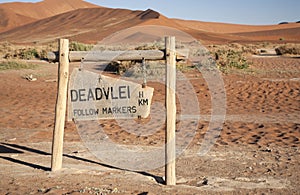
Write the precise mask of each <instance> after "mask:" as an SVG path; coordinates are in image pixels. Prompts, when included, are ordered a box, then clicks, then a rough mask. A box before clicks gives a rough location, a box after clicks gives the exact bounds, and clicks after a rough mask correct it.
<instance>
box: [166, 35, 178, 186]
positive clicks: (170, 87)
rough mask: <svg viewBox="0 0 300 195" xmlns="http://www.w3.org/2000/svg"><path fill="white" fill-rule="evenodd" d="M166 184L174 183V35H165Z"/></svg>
mask: <svg viewBox="0 0 300 195" xmlns="http://www.w3.org/2000/svg"><path fill="white" fill-rule="evenodd" d="M165 43H166V63H167V64H166V110H167V124H166V125H167V127H166V128H167V129H166V144H165V145H166V149H165V152H166V154H165V155H166V166H165V171H166V175H165V176H166V185H176V172H175V171H176V166H175V164H176V135H175V128H176V51H175V37H166V39H165Z"/></svg>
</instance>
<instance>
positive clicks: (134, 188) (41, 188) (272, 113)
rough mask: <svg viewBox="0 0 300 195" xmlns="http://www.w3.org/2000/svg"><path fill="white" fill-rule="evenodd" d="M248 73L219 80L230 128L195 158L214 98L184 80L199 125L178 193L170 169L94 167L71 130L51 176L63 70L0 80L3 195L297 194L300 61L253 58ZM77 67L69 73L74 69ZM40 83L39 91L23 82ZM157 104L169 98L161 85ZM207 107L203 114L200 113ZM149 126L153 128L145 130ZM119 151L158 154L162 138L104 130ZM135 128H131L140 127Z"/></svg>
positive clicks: (108, 125)
mask: <svg viewBox="0 0 300 195" xmlns="http://www.w3.org/2000/svg"><path fill="white" fill-rule="evenodd" d="M250 60H251V61H253V64H252V66H251V70H252V71H251V72H244V71H242V72H236V73H230V74H222V78H223V80H224V83H225V90H226V96H227V101H226V104H227V107H226V112H227V113H226V119H225V122H224V124H223V127H222V130H221V133H220V135H219V136H218V137H217V138H218V139H217V142H216V144H215V145H214V146H213V147H212V148H211V150H210V151H209V152H208V153H207V154H206V155H204V156H199V155H198V154H197V153H198V151H199V148H200V147H201V144H202V142H203V140H204V136H205V133H206V131H207V129H208V125H209V119H207V117H205V116H210V114H211V94H210V91H209V90H208V86H207V83H206V82H205V80H204V79H203V77H202V75H201V73H199V72H197V71H186V72H185V73H184V74H185V75H186V77H187V78H189V79H190V82H191V83H192V85H193V87H194V90H195V92H196V94H197V98H198V100H199V102H200V109H201V115H203V117H201V118H200V120H199V123H198V125H197V129H196V134H195V135H194V137H193V139H192V141H191V143H190V144H189V146H188V149H187V150H186V151H185V152H184V153H183V154H182V155H181V156H180V157H179V158H178V159H177V167H176V170H177V186H165V185H164V184H163V177H164V167H159V168H157V169H154V170H150V171H147V172H134V171H126V170H122V169H118V168H116V167H113V166H111V165H110V164H106V163H105V162H102V161H101V160H99V159H97V158H95V157H94V156H93V155H92V153H91V152H90V151H89V150H88V149H87V148H86V147H85V145H84V143H83V141H82V140H81V138H80V136H79V133H78V131H77V128H76V126H75V125H74V123H73V122H67V123H66V128H65V139H64V140H65V142H64V157H63V169H62V170H61V171H59V172H51V171H50V166H51V165H50V164H51V142H52V131H53V125H54V109H55V101H56V86H57V82H56V79H57V64H49V63H47V62H44V63H41V62H39V63H40V66H39V68H37V69H34V70H7V71H1V72H0V75H1V81H0V85H1V87H0V88H1V93H0V96H1V103H0V109H1V113H2V117H1V123H0V131H1V133H0V140H1V144H0V166H1V168H0V173H1V182H0V186H1V188H0V193H1V194H101V193H102V194H111V193H113V194H237V193H241V194H247V193H248V194H298V193H299V190H300V188H299V183H300V178H299V176H300V173H299V161H300V155H299V146H300V142H299V137H300V118H299V114H300V83H299V82H300V80H299V79H300V60H299V59H298V58H287V57H253V58H251V59H250ZM77 66H78V64H76V63H72V64H71V68H74V67H77ZM27 74H33V75H34V76H35V77H37V79H38V80H37V81H35V82H29V81H27V80H25V79H24V78H22V77H23V76H25V75H27ZM149 85H150V86H152V87H154V88H155V90H156V92H155V96H154V97H155V100H154V101H160V100H163V98H164V93H163V91H164V89H163V88H162V87H161V86H160V85H158V84H155V83H149ZM202 102H205V103H204V104H201V103H202ZM144 123H147V121H144ZM101 125H102V127H104V129H105V132H107V135H108V136H109V138H110V139H111V140H113V142H115V143H118V144H123V145H141V147H142V146H151V147H156V146H160V145H161V144H163V143H164V130H163V128H162V129H161V130H159V131H157V132H155V133H154V134H153V135H149V136H137V135H135V134H131V133H128V132H126V131H125V130H123V129H122V128H120V127H119V126H118V123H116V122H114V121H102V122H101ZM133 128H134V127H133Z"/></svg>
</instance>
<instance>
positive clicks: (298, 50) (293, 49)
mask: <svg viewBox="0 0 300 195" xmlns="http://www.w3.org/2000/svg"><path fill="white" fill-rule="evenodd" d="M275 51H276V54H277V55H300V44H287V45H282V46H279V47H277V48H276V49H275Z"/></svg>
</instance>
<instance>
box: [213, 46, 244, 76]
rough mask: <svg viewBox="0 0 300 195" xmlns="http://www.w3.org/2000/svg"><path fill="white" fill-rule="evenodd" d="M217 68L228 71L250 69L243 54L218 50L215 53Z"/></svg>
mask: <svg viewBox="0 0 300 195" xmlns="http://www.w3.org/2000/svg"><path fill="white" fill-rule="evenodd" d="M215 57H216V61H217V66H218V68H219V69H220V70H222V71H226V70H227V69H228V68H236V69H246V68H248V67H249V63H248V62H247V59H246V58H245V57H244V56H243V54H242V52H240V51H235V50H232V49H229V50H218V51H217V52H216V53H215Z"/></svg>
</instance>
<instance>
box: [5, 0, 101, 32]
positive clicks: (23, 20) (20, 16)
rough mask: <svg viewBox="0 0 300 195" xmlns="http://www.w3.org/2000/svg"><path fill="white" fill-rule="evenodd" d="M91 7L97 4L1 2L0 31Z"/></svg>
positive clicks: (78, 0) (75, 0)
mask: <svg viewBox="0 0 300 195" xmlns="http://www.w3.org/2000/svg"><path fill="white" fill-rule="evenodd" d="M91 7H99V6H96V5H93V4H91V3H87V2H85V1H82V0H64V1H60V0H44V1H41V2H37V3H21V2H16V3H3V4H0V16H1V23H0V32H3V31H6V30H9V29H12V28H14V27H17V26H20V25H24V24H28V23H30V22H33V21H37V20H40V19H43V18H47V17H51V16H54V15H57V14H60V13H64V12H68V11H71V10H76V9H79V8H91ZM3 19H4V20H3ZM3 21H5V22H3Z"/></svg>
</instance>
